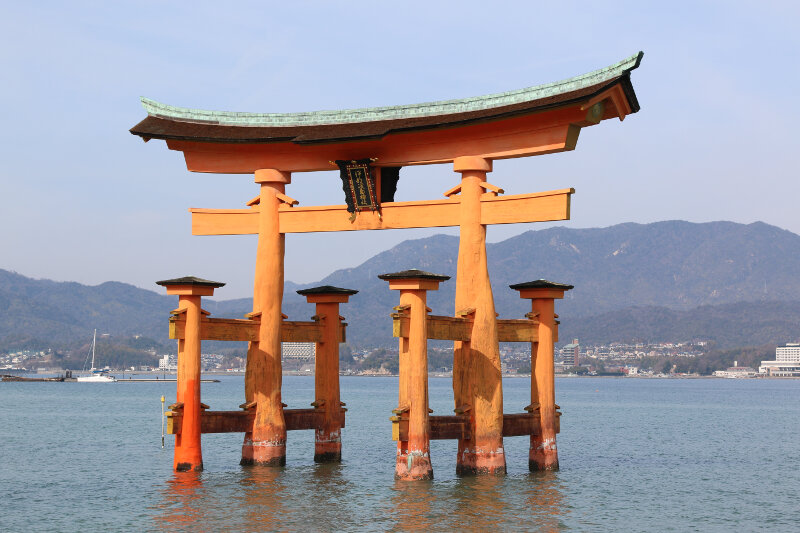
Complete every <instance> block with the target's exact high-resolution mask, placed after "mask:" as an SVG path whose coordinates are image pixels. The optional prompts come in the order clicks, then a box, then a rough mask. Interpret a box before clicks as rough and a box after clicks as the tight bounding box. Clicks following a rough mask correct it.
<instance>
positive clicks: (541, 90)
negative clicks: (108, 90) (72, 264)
mask: <svg viewBox="0 0 800 533" xmlns="http://www.w3.org/2000/svg"><path fill="white" fill-rule="evenodd" d="M642 56H643V52H639V53H637V54H634V55H632V56H630V57H627V58H625V59H623V60H621V61H618V62H617V63H614V64H613V65H609V66H607V67H604V68H601V69H597V70H593V71H591V72H587V73H585V74H581V75H579V76H575V77H572V78H568V79H564V80H560V81H556V82H551V83H546V84H542V85H536V86H532V87H526V88H524V89H516V90H513V91H506V92H502V93H494V94H488V95H483V96H472V97H468V98H461V99H453V100H439V101H433V102H423V103H417V104H407V105H399V106H382V107H368V108H361V109H343V110H321V111H310V112H299V113H247V112H233V111H209V110H203V109H191V108H185V107H177V106H171V105H168V104H162V103H160V102H156V101H155V100H151V99H149V98H145V97H141V102H142V106H143V107H144V108H145V111H147V114H148V115H150V116H154V117H160V118H168V119H172V120H177V121H184V122H200V123H212V124H220V125H226V126H244V127H247V126H252V127H279V126H288V127H293V126H322V125H332V124H351V123H358V122H376V121H383V120H396V119H399V118H402V119H409V118H419V117H428V116H435V115H442V114H451V113H465V112H472V111H482V110H486V109H492V108H497V107H503V106H508V105H514V104H518V103H522V102H526V101H530V100H536V99H540V98H546V97H549V96H554V95H558V94H562V93H565V92H569V91H575V90H578V89H581V88H584V87H589V86H592V85H597V84H599V83H603V82H605V81H612V80H615V79H618V78H620V77H621V76H625V75H627V74H628V73H629V72H630V71H631V70H633V69H635V68H637V67H638V66H639V63H640V62H641V59H642Z"/></svg>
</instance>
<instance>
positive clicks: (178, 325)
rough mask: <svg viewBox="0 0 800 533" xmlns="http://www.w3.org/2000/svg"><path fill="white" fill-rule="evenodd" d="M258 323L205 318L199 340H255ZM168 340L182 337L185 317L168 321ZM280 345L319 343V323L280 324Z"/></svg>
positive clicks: (341, 334)
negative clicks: (282, 343) (286, 343)
mask: <svg viewBox="0 0 800 533" xmlns="http://www.w3.org/2000/svg"><path fill="white" fill-rule="evenodd" d="M258 326H259V320H258V319H254V320H243V319H234V318H208V317H203V319H202V320H201V321H200V339H201V340H204V341H258ZM346 330H347V324H346V323H344V322H343V323H342V325H341V327H340V329H339V342H347V340H346ZM169 338H170V339H184V338H186V316H185V315H183V314H181V315H173V316H171V317H170V320H169ZM281 342H322V324H320V323H319V322H298V321H291V320H284V321H282V322H281Z"/></svg>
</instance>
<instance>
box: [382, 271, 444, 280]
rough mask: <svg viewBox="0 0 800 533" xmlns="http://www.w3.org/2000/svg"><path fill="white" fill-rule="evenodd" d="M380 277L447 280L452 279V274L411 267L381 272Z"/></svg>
mask: <svg viewBox="0 0 800 533" xmlns="http://www.w3.org/2000/svg"><path fill="white" fill-rule="evenodd" d="M378 277H379V278H380V279H382V280H384V281H390V280H394V279H429V280H434V281H447V280H448V279H450V276H445V275H443V274H434V273H432V272H425V271H424V270H419V269H417V268H411V269H409V270H403V271H401V272H390V273H388V274H380V275H379V276H378Z"/></svg>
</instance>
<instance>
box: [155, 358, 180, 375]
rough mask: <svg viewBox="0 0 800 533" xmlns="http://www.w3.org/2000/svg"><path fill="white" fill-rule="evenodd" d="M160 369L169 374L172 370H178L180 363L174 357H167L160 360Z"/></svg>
mask: <svg viewBox="0 0 800 533" xmlns="http://www.w3.org/2000/svg"><path fill="white" fill-rule="evenodd" d="M158 369H159V370H162V371H166V372H169V371H170V370H178V361H177V358H176V357H175V356H174V355H172V356H171V355H169V354H167V355H165V356H164V357H162V358H161V359H159V360H158Z"/></svg>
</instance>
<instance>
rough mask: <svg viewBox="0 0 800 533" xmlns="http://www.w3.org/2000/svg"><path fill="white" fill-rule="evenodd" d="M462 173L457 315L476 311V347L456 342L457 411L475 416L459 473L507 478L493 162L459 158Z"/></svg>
mask: <svg viewBox="0 0 800 533" xmlns="http://www.w3.org/2000/svg"><path fill="white" fill-rule="evenodd" d="M453 170H454V171H455V172H460V173H461V196H460V199H461V215H460V217H461V221H460V229H461V232H460V240H459V245H458V266H457V278H456V302H455V304H456V305H455V311H456V313H457V314H459V313H465V312H467V311H469V310H471V309H474V314H473V317H474V320H473V328H472V338H471V341H470V342H461V341H456V342H455V344H454V347H453V348H454V350H453V352H454V353H453V395H454V399H455V410H456V412H457V413H459V412H463V413H465V414H468V415H469V417H470V424H471V425H472V439H471V440H465V439H459V441H458V457H457V460H456V473H457V474H460V475H471V474H489V475H502V474H505V472H506V459H505V453H504V449H503V383H502V374H501V368H500V348H499V343H498V337H497V314H496V312H495V308H494V298H493V295H492V286H491V283H490V281H489V269H488V265H487V261H486V226H485V225H484V224H481V196H482V195H483V194H484V185H483V184H484V183H485V182H486V173H487V172H490V171H491V170H492V163H491V161H488V160H486V159H483V158H480V157H458V158H456V159H455V161H454V162H453Z"/></svg>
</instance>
